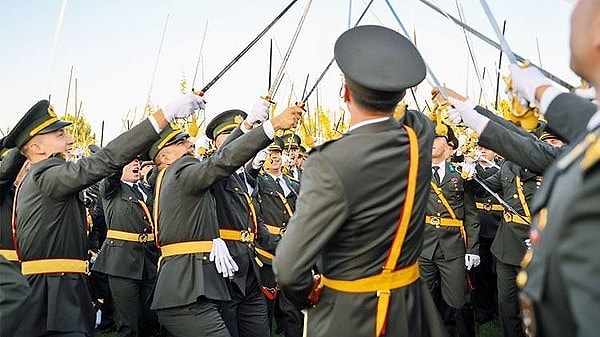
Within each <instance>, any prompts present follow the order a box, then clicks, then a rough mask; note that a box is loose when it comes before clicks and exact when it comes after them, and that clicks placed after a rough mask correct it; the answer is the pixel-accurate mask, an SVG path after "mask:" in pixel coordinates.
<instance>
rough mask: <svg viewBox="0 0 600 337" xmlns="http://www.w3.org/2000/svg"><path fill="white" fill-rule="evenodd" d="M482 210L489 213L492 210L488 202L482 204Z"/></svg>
mask: <svg viewBox="0 0 600 337" xmlns="http://www.w3.org/2000/svg"><path fill="white" fill-rule="evenodd" d="M483 210H485V211H487V212H489V211H491V210H492V204H490V203H489V202H486V203H485V204H483Z"/></svg>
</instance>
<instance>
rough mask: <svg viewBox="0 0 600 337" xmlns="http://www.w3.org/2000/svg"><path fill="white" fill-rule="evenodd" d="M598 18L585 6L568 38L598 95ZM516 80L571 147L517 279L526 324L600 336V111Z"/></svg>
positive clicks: (546, 191) (537, 83) (574, 60)
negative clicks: (599, 319) (599, 222)
mask: <svg viewBox="0 0 600 337" xmlns="http://www.w3.org/2000/svg"><path fill="white" fill-rule="evenodd" d="M599 18H600V2H599V1H595V0H592V1H589V0H586V1H579V2H578V3H577V5H576V6H575V8H574V10H573V13H572V16H571V34H570V46H571V69H572V70H573V71H574V72H575V73H576V74H578V75H580V76H581V77H582V78H585V79H586V80H588V81H590V83H592V85H593V87H594V88H595V89H596V90H595V91H596V93H599V92H600V90H598V89H599V84H600V73H599V72H598V65H599V63H598V60H599V59H600V52H599V51H598V49H597V45H596V43H595V42H594V41H595V40H596V39H597V37H598V32H597V31H596V30H595V29H593V27H594V23H595V22H597V20H598V19H599ZM511 76H512V78H513V83H514V85H515V89H516V90H517V92H519V93H520V94H521V95H523V96H524V97H525V98H526V99H528V100H530V101H532V102H534V103H536V104H538V105H539V107H540V111H541V112H543V113H544V117H545V118H546V119H547V120H548V127H550V128H552V130H555V131H556V132H557V133H559V134H560V135H561V136H563V137H564V138H565V139H566V140H567V141H569V143H571V146H570V147H569V148H568V149H567V152H566V153H565V154H564V155H563V156H562V157H560V158H559V159H558V160H557V161H556V162H555V163H554V165H552V166H551V167H550V168H549V169H548V170H547V172H546V174H545V175H544V184H543V186H542V189H541V190H540V192H539V193H538V195H537V196H536V197H535V199H534V202H533V205H532V212H534V214H535V216H534V220H533V225H532V230H531V232H530V239H531V242H532V250H531V251H530V252H528V254H527V255H526V256H525V258H524V259H523V261H522V266H523V268H524V269H523V271H521V272H520V273H519V276H518V278H517V281H518V283H519V286H520V287H521V289H522V290H521V309H522V312H523V316H524V323H525V326H526V329H527V331H528V332H529V333H530V335H536V336H565V335H572V336H580V337H581V336H595V335H597V334H598V330H599V329H600V322H599V321H598V316H599V313H600V300H599V299H600V296H599V295H600V294H599V289H598V287H597V284H598V282H600V280H599V274H598V273H597V270H598V268H599V266H600V260H599V258H600V256H599V255H598V254H597V246H598V239H599V237H600V232H599V229H598V220H599V219H600V213H599V210H600V209H599V208H598V204H599V203H598V197H599V196H600V175H599V174H600V170H599V169H600V155H599V154H600V150H599V149H600V142H599V140H598V139H599V136H600V132H599V126H600V123H599V121H600V114H599V113H598V112H597V106H594V105H593V104H590V103H589V102H586V101H582V100H581V99H580V98H579V97H576V96H574V95H572V94H565V93H562V92H561V91H559V90H558V89H555V88H553V87H551V86H550V84H549V81H548V80H547V79H545V78H544V77H543V76H542V75H541V74H540V73H539V72H538V71H536V70H534V69H532V68H525V69H519V68H518V67H514V66H511ZM597 99H598V96H596V100H597ZM590 107H593V109H592V111H595V113H594V114H593V115H591V116H590V115H589V111H590V109H589V108H590Z"/></svg>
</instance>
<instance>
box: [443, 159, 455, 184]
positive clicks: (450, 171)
mask: <svg viewBox="0 0 600 337" xmlns="http://www.w3.org/2000/svg"><path fill="white" fill-rule="evenodd" d="M445 165H446V173H444V178H442V181H441V182H440V187H442V186H444V185H445V184H446V183H447V182H449V181H450V179H452V177H454V174H455V173H456V172H455V170H454V167H453V166H452V165H450V163H449V162H448V161H446V162H445Z"/></svg>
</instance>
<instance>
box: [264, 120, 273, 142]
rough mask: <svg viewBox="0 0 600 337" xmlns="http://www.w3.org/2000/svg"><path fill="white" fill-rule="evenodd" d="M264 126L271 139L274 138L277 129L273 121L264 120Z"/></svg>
mask: <svg viewBox="0 0 600 337" xmlns="http://www.w3.org/2000/svg"><path fill="white" fill-rule="evenodd" d="M262 128H263V131H264V132H265V134H266V135H267V137H269V139H270V140H273V139H274V138H275V129H274V128H273V124H272V123H271V121H270V120H266V121H264V122H263V123H262Z"/></svg>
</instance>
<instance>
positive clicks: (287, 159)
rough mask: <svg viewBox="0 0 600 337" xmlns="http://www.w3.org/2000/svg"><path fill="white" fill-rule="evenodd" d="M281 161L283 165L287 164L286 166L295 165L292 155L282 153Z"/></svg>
mask: <svg viewBox="0 0 600 337" xmlns="http://www.w3.org/2000/svg"><path fill="white" fill-rule="evenodd" d="M281 162H282V163H283V166H285V167H292V166H294V159H292V157H290V156H288V155H286V154H282V155H281Z"/></svg>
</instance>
